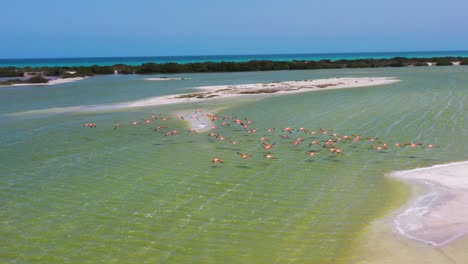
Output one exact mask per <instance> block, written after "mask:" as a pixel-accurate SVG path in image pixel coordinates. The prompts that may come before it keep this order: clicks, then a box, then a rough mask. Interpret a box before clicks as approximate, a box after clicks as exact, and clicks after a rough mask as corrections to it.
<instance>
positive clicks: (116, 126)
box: [114, 124, 122, 130]
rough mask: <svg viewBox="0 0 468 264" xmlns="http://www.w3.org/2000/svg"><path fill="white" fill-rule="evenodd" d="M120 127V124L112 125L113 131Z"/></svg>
mask: <svg viewBox="0 0 468 264" xmlns="http://www.w3.org/2000/svg"><path fill="white" fill-rule="evenodd" d="M121 126H122V124H115V125H114V130H116V129H117V128H118V127H121Z"/></svg>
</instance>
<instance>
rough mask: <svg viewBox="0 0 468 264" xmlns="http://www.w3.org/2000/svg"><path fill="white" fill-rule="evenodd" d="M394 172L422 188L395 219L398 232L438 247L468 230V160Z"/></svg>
mask: <svg viewBox="0 0 468 264" xmlns="http://www.w3.org/2000/svg"><path fill="white" fill-rule="evenodd" d="M391 176H392V177H396V178H398V179H401V180H404V181H406V182H409V183H411V184H414V185H415V186H416V187H417V189H418V191H417V195H416V198H415V199H414V200H413V201H411V202H410V204H409V207H408V208H405V209H404V211H403V212H402V213H401V214H399V215H397V216H396V218H395V219H394V225H395V228H396V229H397V230H398V232H400V233H401V234H403V235H405V236H408V237H410V238H412V239H414V240H417V241H421V242H424V243H427V244H430V245H433V246H437V247H443V246H445V245H447V244H449V243H450V242H452V241H454V240H456V239H458V238H461V237H463V236H465V235H467V234H468V161H465V162H459V163H450V164H443V165H436V166H433V167H429V168H419V169H414V170H408V171H398V172H394V173H392V174H391Z"/></svg>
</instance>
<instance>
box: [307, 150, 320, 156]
mask: <svg viewBox="0 0 468 264" xmlns="http://www.w3.org/2000/svg"><path fill="white" fill-rule="evenodd" d="M306 154H307V155H309V156H310V157H312V156H315V155H317V154H318V151H307V152H306Z"/></svg>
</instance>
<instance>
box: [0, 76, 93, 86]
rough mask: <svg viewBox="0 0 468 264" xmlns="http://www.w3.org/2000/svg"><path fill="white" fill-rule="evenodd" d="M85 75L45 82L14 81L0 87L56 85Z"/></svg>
mask: <svg viewBox="0 0 468 264" xmlns="http://www.w3.org/2000/svg"><path fill="white" fill-rule="evenodd" d="M85 78H87V77H75V78H59V79H55V80H49V82H47V83H15V84H9V85H0V87H8V86H38V85H56V84H62V83H71V82H77V81H81V80H83V79H85Z"/></svg>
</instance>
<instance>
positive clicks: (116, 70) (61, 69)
mask: <svg viewBox="0 0 468 264" xmlns="http://www.w3.org/2000/svg"><path fill="white" fill-rule="evenodd" d="M453 65H457V66H458V65H468V56H466V57H453V56H449V57H426V58H422V57H417V58H406V57H393V58H382V59H340V60H330V59H322V60H258V59H257V60H250V61H241V62H234V61H221V62H211V61H205V62H193V63H173V62H168V63H153V62H150V63H142V64H139V65H129V64H119V63H116V64H114V65H109V66H99V65H91V66H57V67H0V78H5V77H8V78H18V77H23V76H25V75H26V74H27V73H28V72H36V73H41V74H42V75H44V76H54V77H67V78H69V77H84V76H94V75H110V74H178V73H208V72H251V71H277V70H318V69H354V68H381V67H411V66H416V67H417V66H423V67H424V66H428V67H431V66H453ZM70 72H73V74H69V73H70Z"/></svg>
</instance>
